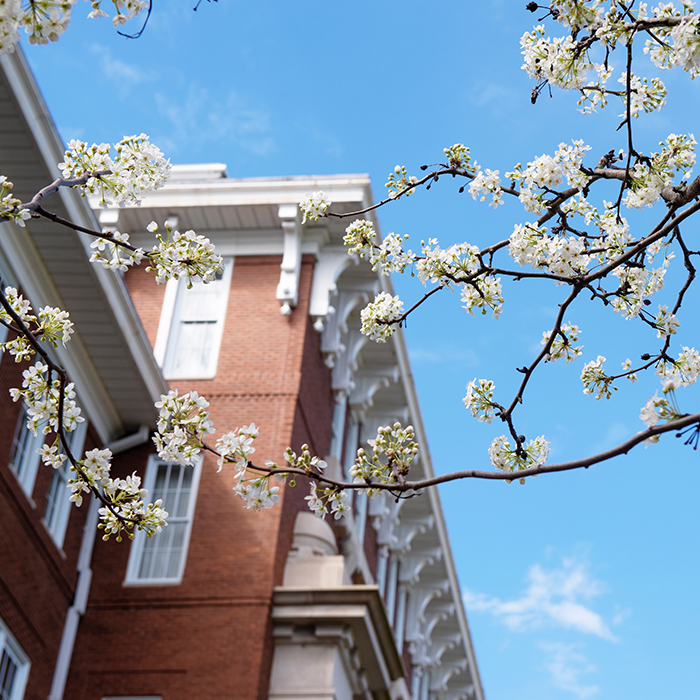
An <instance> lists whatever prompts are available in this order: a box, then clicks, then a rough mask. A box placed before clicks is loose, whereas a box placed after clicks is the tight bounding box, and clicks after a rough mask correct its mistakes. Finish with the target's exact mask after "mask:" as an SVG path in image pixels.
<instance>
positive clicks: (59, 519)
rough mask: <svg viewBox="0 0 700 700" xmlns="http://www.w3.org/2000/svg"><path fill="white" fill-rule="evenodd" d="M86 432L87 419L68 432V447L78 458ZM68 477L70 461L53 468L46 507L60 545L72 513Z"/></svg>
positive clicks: (48, 521) (53, 534)
mask: <svg viewBox="0 0 700 700" xmlns="http://www.w3.org/2000/svg"><path fill="white" fill-rule="evenodd" d="M86 433H87V421H83V422H82V423H78V426H77V427H76V429H75V430H74V431H73V432H71V433H66V438H67V439H68V447H69V448H70V451H71V453H72V454H73V456H74V457H75V458H76V459H81V458H82V453H83V445H84V443H85V434H86ZM68 479H70V462H68V461H65V462H64V463H63V464H62V465H61V466H60V467H59V468H58V469H54V470H53V476H52V477H51V485H50V486H49V492H48V494H47V496H46V506H45V508H44V522H45V523H46V527H47V528H48V531H49V532H50V533H51V537H53V539H54V542H55V543H56V545H57V546H58V547H62V546H63V538H64V537H65V536H66V527H67V526H68V516H69V515H70V508H71V503H70V501H69V500H68V492H67V491H66V488H67V487H68Z"/></svg>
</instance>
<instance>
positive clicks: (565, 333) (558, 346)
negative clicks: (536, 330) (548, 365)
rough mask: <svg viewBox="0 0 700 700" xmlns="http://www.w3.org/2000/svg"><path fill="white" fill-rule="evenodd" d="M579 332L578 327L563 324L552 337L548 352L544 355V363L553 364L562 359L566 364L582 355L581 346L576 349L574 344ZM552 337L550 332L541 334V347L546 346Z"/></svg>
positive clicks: (576, 341)
mask: <svg viewBox="0 0 700 700" xmlns="http://www.w3.org/2000/svg"><path fill="white" fill-rule="evenodd" d="M579 333H580V331H579V328H578V326H575V325H574V324H571V323H563V324H562V326H561V328H560V329H559V330H558V331H557V334H556V335H555V336H554V340H553V341H552V345H551V347H550V348H549V352H548V353H547V355H545V358H544V359H545V362H553V361H554V360H559V359H561V358H562V357H563V358H564V361H565V362H566V363H567V364H568V363H569V362H571V361H572V360H575V359H576V358H577V357H578V356H579V355H582V354H583V345H579V346H578V347H576V346H575V345H574V343H578V335H579ZM551 337H552V331H545V332H544V333H542V345H546V344H547V343H548V342H549V339H550V338H551Z"/></svg>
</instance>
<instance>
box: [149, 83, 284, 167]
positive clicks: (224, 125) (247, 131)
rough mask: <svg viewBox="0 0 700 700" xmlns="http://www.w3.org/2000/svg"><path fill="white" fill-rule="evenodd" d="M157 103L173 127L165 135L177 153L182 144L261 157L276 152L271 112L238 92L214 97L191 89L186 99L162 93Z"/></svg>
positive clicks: (200, 88) (205, 91)
mask: <svg viewBox="0 0 700 700" xmlns="http://www.w3.org/2000/svg"><path fill="white" fill-rule="evenodd" d="M155 100H156V105H157V108H158V111H159V112H160V114H161V115H162V116H163V117H164V118H165V119H166V120H167V121H168V122H169V124H170V129H167V128H166V129H165V131H166V133H167V137H168V138H169V139H170V140H171V141H172V144H173V150H176V148H177V146H176V145H177V143H178V141H187V142H188V143H189V144H191V143H192V141H198V142H200V143H212V142H216V143H229V144H234V145H235V146H237V147H239V148H240V149H241V150H243V151H247V152H248V153H252V154H254V155H258V156H261V155H268V154H270V153H271V152H272V151H274V148H275V144H274V139H273V138H272V135H271V132H272V127H271V124H270V114H269V112H268V111H267V110H266V109H265V108H264V107H259V106H255V105H251V104H250V103H249V102H248V101H247V100H246V98H245V97H243V96H241V95H240V94H238V93H237V92H236V91H235V90H230V91H229V92H228V94H225V95H218V94H217V95H215V96H212V95H211V94H210V93H209V91H208V90H207V89H206V88H204V87H202V86H196V85H191V86H190V87H189V89H188V93H187V96H186V98H185V99H182V98H178V99H173V98H172V97H171V95H169V94H167V93H164V92H160V93H157V94H156V95H155ZM161 140H162V139H161Z"/></svg>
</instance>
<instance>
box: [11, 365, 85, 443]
mask: <svg viewBox="0 0 700 700" xmlns="http://www.w3.org/2000/svg"><path fill="white" fill-rule="evenodd" d="M22 377H23V379H22V388H21V389H17V388H12V389H10V396H11V397H12V400H13V401H15V402H16V401H19V400H20V399H22V400H23V401H24V406H25V408H26V409H27V416H28V418H27V428H28V429H29V430H31V431H32V433H33V434H34V435H36V434H37V432H38V431H39V429H41V430H42V432H43V433H44V435H48V434H49V433H50V432H52V431H53V432H54V433H55V432H57V431H58V422H59V417H58V408H59V404H60V401H61V381H60V380H59V379H54V380H53V381H51V379H50V377H51V372H50V371H49V368H48V366H47V365H45V364H44V363H43V362H37V363H36V364H35V365H34V366H33V367H30V368H29V369H26V370H24V372H22ZM74 388H75V386H74V384H73V383H72V382H70V383H68V384H66V385H65V387H64V388H63V421H62V423H63V425H62V427H63V430H65V431H67V432H71V431H73V430H75V428H76V427H77V425H78V423H82V422H83V421H84V420H85V419H84V418H83V417H82V416H81V415H80V408H78V406H77V405H76V403H75V391H74Z"/></svg>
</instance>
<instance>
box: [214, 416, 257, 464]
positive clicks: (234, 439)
mask: <svg viewBox="0 0 700 700" xmlns="http://www.w3.org/2000/svg"><path fill="white" fill-rule="evenodd" d="M256 437H258V429H257V428H256V427H255V423H251V424H250V425H244V426H243V427H242V428H236V429H235V430H231V431H229V432H228V433H224V435H222V436H221V437H220V438H219V439H218V440H217V441H216V451H217V452H218V453H219V459H218V461H217V464H218V465H219V471H221V470H222V469H223V466H224V462H226V463H227V464H234V465H235V467H236V470H237V471H239V472H240V471H244V470H245V469H246V467H247V466H248V461H249V459H248V455H250V454H252V453H253V452H255V448H254V447H253V440H255V438H256Z"/></svg>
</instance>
